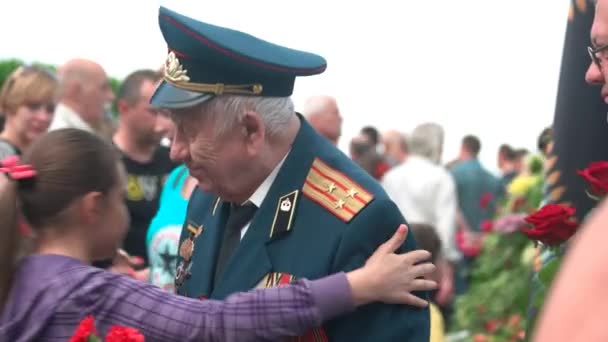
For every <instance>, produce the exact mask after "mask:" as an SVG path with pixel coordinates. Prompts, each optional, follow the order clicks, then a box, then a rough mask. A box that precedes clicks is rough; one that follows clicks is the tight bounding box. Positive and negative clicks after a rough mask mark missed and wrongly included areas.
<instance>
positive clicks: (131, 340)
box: [69, 316, 144, 342]
mask: <svg viewBox="0 0 608 342" xmlns="http://www.w3.org/2000/svg"><path fill="white" fill-rule="evenodd" d="M102 341H105V342H144V335H142V334H141V333H140V332H139V331H137V329H133V328H127V327H122V326H119V325H113V326H111V327H110V330H109V331H108V334H107V335H106V338H105V340H102V339H101V338H100V337H99V333H98V332H97V329H96V328H95V320H94V318H93V316H87V317H85V318H84V319H83V320H82V321H81V322H80V324H79V325H78V327H77V328H76V332H75V333H74V335H73V336H72V337H71V338H70V341H69V342H102Z"/></svg>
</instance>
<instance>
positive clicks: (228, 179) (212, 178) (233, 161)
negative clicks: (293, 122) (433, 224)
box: [171, 106, 252, 197]
mask: <svg viewBox="0 0 608 342" xmlns="http://www.w3.org/2000/svg"><path fill="white" fill-rule="evenodd" d="M215 117H217V116H215ZM215 117H214V116H211V115H209V113H205V109H204V107H203V108H201V106H196V107H191V108H185V109H177V110H172V111H171V118H172V120H173V122H174V124H175V135H174V137H173V143H172V145H171V159H173V160H176V161H180V162H183V163H185V164H186V166H187V167H188V170H189V172H190V174H191V175H192V177H194V178H196V179H197V180H198V182H199V187H200V188H201V189H203V190H204V191H207V192H211V193H215V194H218V195H220V196H222V197H229V196H230V194H233V193H238V190H239V189H238V188H239V180H240V178H242V177H243V175H244V174H246V171H247V167H248V163H249V162H250V161H251V159H252V157H251V154H250V153H248V144H247V139H246V135H245V134H244V132H243V129H241V128H242V127H241V126H240V125H239V124H237V125H235V127H233V128H230V129H227V130H226V131H225V132H222V134H218V132H217V129H218V128H219V126H218V122H217V121H218V120H217V119H215Z"/></svg>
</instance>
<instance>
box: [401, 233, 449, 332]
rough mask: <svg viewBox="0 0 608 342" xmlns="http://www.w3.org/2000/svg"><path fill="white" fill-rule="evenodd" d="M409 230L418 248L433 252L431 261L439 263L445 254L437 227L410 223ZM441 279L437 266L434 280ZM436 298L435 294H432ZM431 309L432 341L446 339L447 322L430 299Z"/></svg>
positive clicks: (433, 276)
mask: <svg viewBox="0 0 608 342" xmlns="http://www.w3.org/2000/svg"><path fill="white" fill-rule="evenodd" d="M409 230H410V232H411V233H413V234H414V238H415V240H416V243H417V245H418V248H420V249H424V250H427V251H429V253H431V260H432V261H431V262H432V263H433V264H435V265H438V264H439V262H440V261H441V258H443V256H442V255H441V240H440V239H439V236H438V235H437V232H436V231H435V227H433V226H431V225H429V224H422V223H414V224H410V225H409ZM440 279H441V274H440V269H439V268H437V271H436V272H435V274H433V275H432V280H435V281H437V282H439V280H440ZM431 298H434V294H433V295H432V296H431ZM429 309H430V312H431V339H430V342H444V341H445V323H444V319H443V315H442V314H441V311H440V310H439V308H438V307H437V305H436V304H435V303H434V301H433V299H431V301H430V305H429Z"/></svg>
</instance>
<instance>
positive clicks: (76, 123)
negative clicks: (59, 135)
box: [49, 103, 94, 132]
mask: <svg viewBox="0 0 608 342" xmlns="http://www.w3.org/2000/svg"><path fill="white" fill-rule="evenodd" d="M60 128H79V129H82V130H85V131H88V132H94V130H93V128H92V127H91V126H90V125H89V124H88V123H86V122H85V121H84V120H83V119H82V117H81V116H80V115H79V114H78V113H76V112H75V111H74V110H73V109H72V108H70V107H68V106H66V105H64V104H63V103H59V104H57V108H55V117H54V118H53V122H52V123H51V127H50V129H49V130H53V129H60Z"/></svg>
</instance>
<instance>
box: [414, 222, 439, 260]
mask: <svg viewBox="0 0 608 342" xmlns="http://www.w3.org/2000/svg"><path fill="white" fill-rule="evenodd" d="M409 228H410V231H411V232H412V234H413V235H414V239H415V240H416V244H417V245H418V248H420V249H424V250H427V251H429V253H431V260H432V262H433V263H437V260H438V259H439V256H440V255H441V239H440V238H439V235H438V234H437V231H436V229H435V227H433V226H432V225H430V224H424V223H412V224H410V225H409Z"/></svg>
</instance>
